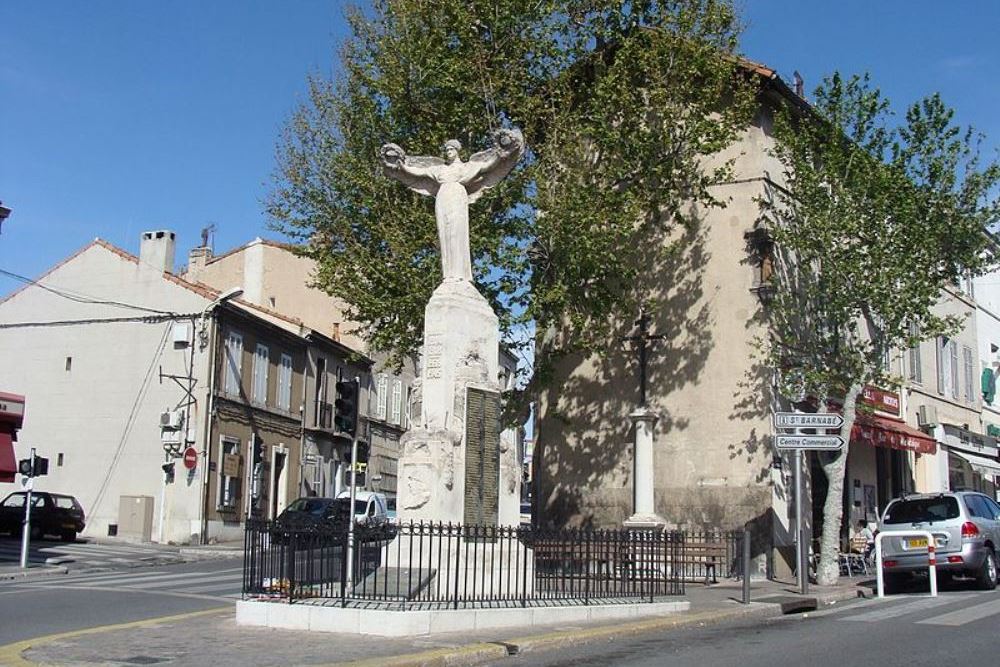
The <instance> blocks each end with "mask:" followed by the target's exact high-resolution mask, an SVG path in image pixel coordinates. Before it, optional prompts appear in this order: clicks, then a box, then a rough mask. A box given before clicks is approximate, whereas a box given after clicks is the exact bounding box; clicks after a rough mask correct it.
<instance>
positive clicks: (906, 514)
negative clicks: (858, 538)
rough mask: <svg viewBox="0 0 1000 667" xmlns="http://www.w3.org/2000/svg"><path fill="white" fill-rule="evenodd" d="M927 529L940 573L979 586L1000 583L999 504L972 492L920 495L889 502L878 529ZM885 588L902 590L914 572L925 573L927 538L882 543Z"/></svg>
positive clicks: (887, 539) (895, 538) (894, 538)
mask: <svg viewBox="0 0 1000 667" xmlns="http://www.w3.org/2000/svg"><path fill="white" fill-rule="evenodd" d="M908 529H914V530H926V531H929V532H930V533H931V534H932V535H933V536H934V544H935V551H936V554H937V558H936V560H937V570H938V573H939V574H944V575H946V576H947V575H953V574H954V575H961V576H970V577H974V578H975V581H976V585H977V586H978V587H979V588H981V589H983V590H992V589H993V588H995V587H996V585H997V548H998V546H1000V504H998V503H997V502H996V501H995V500H993V499H992V498H990V497H989V496H986V495H983V494H981V493H976V492H972V491H947V492H942V493H921V494H915V495H908V496H904V497H902V498H897V499H896V500H893V501H892V502H890V503H889V505H888V507H886V508H885V513H884V514H883V515H882V521H881V522H880V523H879V530H880V531H890V530H908ZM882 567H883V570H884V572H885V575H886V580H885V581H886V585H887V586H889V587H890V588H894V587H898V586H899V585H900V584H902V583H903V582H904V580H905V579H906V578H908V577H909V576H910V575H911V574H912V573H915V572H926V571H927V538H926V537H920V536H918V535H913V536H908V535H902V536H891V537H885V538H883V539H882Z"/></svg>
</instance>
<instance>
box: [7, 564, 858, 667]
mask: <svg viewBox="0 0 1000 667" xmlns="http://www.w3.org/2000/svg"><path fill="white" fill-rule="evenodd" d="M871 585H872V582H871V581H870V580H868V579H865V580H859V579H854V580H850V579H846V578H845V579H842V580H841V583H840V585H838V586H835V587H829V588H824V587H819V586H812V587H811V588H810V596H809V599H808V600H806V601H803V600H802V599H801V596H798V595H797V594H796V592H795V589H794V584H792V583H790V582H772V581H768V582H754V583H753V586H752V592H751V599H752V600H768V599H771V600H772V601H771V602H767V601H756V602H752V604H750V605H743V604H740V602H739V599H740V595H741V592H742V591H741V586H740V583H739V582H726V583H720V584H717V585H713V586H703V585H700V584H690V585H688V587H687V595H685V596H684V598H683V599H687V600H689V601H690V603H691V608H690V610H689V611H687V612H683V613H677V614H669V615H665V616H660V617H651V618H650V617H647V618H644V619H640V620H636V621H629V622H626V623H615V624H607V622H603V623H602V622H592V623H577V624H572V625H566V624H564V625H557V626H550V627H547V628H539V627H537V626H536V627H534V628H519V627H512V628H507V629H502V630H496V629H494V630H488V631H477V632H466V633H462V634H456V635H435V636H432V637H416V638H405V639H385V638H376V637H365V636H359V635H353V634H339V633H319V632H304V631H291V630H274V629H267V628H257V627H240V626H237V625H236V623H235V614H234V611H233V608H232V607H224V608H220V609H216V610H210V611H202V612H195V613H192V614H181V615H178V616H173V617H164V618H160V619H153V620H151V621H143V622H136V623H128V624H123V625H119V626H109V627H103V628H94V629H91V630H87V631H82V632H71V633H64V634H61V635H54V636H50V637H41V638H37V639H35V640H31V641H25V642H18V643H16V644H11V645H8V646H5V647H0V664H4V665H40V664H45V665H135V664H154V663H156V664H164V665H170V666H171V667H174V666H189V665H190V666H194V665H212V667H228V666H230V665H232V666H234V667H235V666H237V665H239V666H240V667H257V666H264V665H332V664H337V665H342V664H353V665H356V666H360V665H371V666H373V667H374V666H375V665H392V666H396V667H402V666H404V665H474V664H485V663H487V662H491V661H494V660H499V659H501V658H503V657H504V656H506V655H508V652H511V651H513V652H517V651H522V652H524V651H542V650H549V649H555V648H558V647H560V646H565V645H568V644H574V645H578V644H580V643H583V642H588V641H597V640H601V639H608V638H611V637H620V636H627V635H638V634H642V633H662V632H669V631H670V630H671V629H673V628H678V627H683V626H690V625H693V624H702V625H704V624H711V623H720V622H724V621H727V620H734V619H739V618H744V619H746V618H755V617H756V618H760V619H763V618H766V617H772V616H778V615H780V614H781V613H782V604H781V603H782V602H784V603H785V604H786V606H787V605H788V604H789V603H795V604H793V605H792V606H798V607H801V606H803V602H805V606H806V607H809V606H813V607H815V605H817V604H818V605H820V606H823V605H828V604H835V603H836V602H838V601H842V600H848V599H853V598H856V597H858V596H860V595H870V594H871ZM775 598H777V599H775Z"/></svg>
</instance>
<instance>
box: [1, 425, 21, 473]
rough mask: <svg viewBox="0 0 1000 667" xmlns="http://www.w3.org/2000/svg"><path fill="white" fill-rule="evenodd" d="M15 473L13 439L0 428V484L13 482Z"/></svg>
mask: <svg viewBox="0 0 1000 667" xmlns="http://www.w3.org/2000/svg"><path fill="white" fill-rule="evenodd" d="M16 472H17V461H16V460H15V459H14V439H13V438H12V437H11V434H10V433H8V432H7V431H4V430H3V427H2V426H0V482H13V481H14V473H16Z"/></svg>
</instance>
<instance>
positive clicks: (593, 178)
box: [267, 0, 753, 360]
mask: <svg viewBox="0 0 1000 667" xmlns="http://www.w3.org/2000/svg"><path fill="white" fill-rule="evenodd" d="M349 21H350V26H351V31H352V34H351V37H350V38H349V39H348V40H347V41H346V43H345V44H344V45H343V49H342V73H341V76H339V78H338V79H337V80H335V81H331V80H326V79H324V78H322V77H313V78H311V79H310V86H309V96H308V99H307V100H306V101H305V103H304V104H302V105H301V106H300V108H299V109H298V110H297V111H296V112H295V113H294V115H293V116H292V118H291V119H290V121H289V123H288V125H287V127H286V128H285V131H284V133H283V136H282V140H281V143H280V146H279V166H278V169H277V173H276V178H275V182H274V186H273V189H272V192H271V194H270V197H269V199H268V202H267V210H268V213H269V215H270V217H271V219H272V220H273V223H274V225H275V227H276V228H278V229H279V230H281V231H283V232H285V233H286V234H288V235H290V236H291V237H292V238H293V239H295V240H297V241H300V242H301V243H302V251H303V252H304V254H306V255H308V256H309V257H311V258H313V259H315V260H316V261H317V263H318V267H319V268H318V273H317V275H316V278H315V282H316V285H317V286H319V287H321V288H322V289H324V290H326V291H327V292H328V293H330V294H331V295H335V296H337V297H339V298H340V299H343V300H344V301H345V302H346V303H347V304H348V306H349V312H348V316H349V317H350V318H351V319H352V320H353V321H356V322H358V323H360V324H361V325H362V326H363V327H364V329H365V330H366V333H367V335H368V337H369V340H370V342H371V344H372V346H373V347H374V348H376V349H381V350H386V351H390V352H392V353H393V354H394V355H395V358H396V359H397V360H398V359H400V358H401V357H402V356H403V355H407V354H411V353H413V352H414V351H416V350H417V348H418V346H419V345H420V343H421V337H422V330H423V309H424V305H425V304H426V303H427V300H428V298H429V297H430V294H431V292H432V291H433V289H434V288H435V287H436V286H437V284H438V282H439V280H440V265H439V258H438V251H437V247H436V238H437V235H436V229H435V221H434V206H433V203H432V202H431V201H430V200H429V199H428V198H424V197H421V196H419V195H417V194H415V193H412V192H410V191H408V190H407V189H406V188H404V187H402V186H401V185H400V184H399V183H397V182H395V181H392V180H389V179H388V178H386V177H385V176H384V175H383V174H382V172H381V168H380V166H379V162H378V159H377V154H378V148H379V147H380V146H381V145H382V144H383V143H386V142H390V141H391V142H394V143H398V144H400V145H401V146H403V147H404V149H405V150H406V151H407V152H408V153H409V154H412V155H438V154H439V153H440V146H441V145H442V143H443V142H444V141H445V140H447V139H450V138H457V139H459V140H460V141H461V142H462V144H463V146H464V152H465V157H467V156H468V153H469V152H472V151H475V150H480V149H482V148H484V147H486V142H487V141H488V139H489V133H490V131H491V130H492V129H494V128H497V127H501V126H509V125H513V126H517V127H520V128H521V129H522V130H523V132H524V135H525V138H526V141H527V144H528V148H529V151H528V154H527V155H526V157H525V159H524V160H523V161H522V163H521V164H520V166H519V167H518V168H517V169H516V170H515V171H514V172H513V173H512V174H511V175H510V176H508V177H507V178H506V179H505V180H504V181H503V182H502V183H501V184H500V185H499V186H498V187H496V188H494V189H493V190H490V191H488V192H487V193H486V194H485V196H483V197H482V198H481V199H480V200H479V201H478V202H476V203H475V204H473V205H472V207H471V210H470V225H471V246H472V254H473V261H474V265H475V279H476V282H477V285H478V287H479V288H480V290H481V291H482V292H483V293H484V294H485V295H486V296H487V297H488V298H489V299H490V300H491V301H492V302H493V304H494V307H495V309H496V310H497V312H498V314H499V315H500V318H501V326H502V328H503V330H504V332H505V334H507V338H508V340H512V339H515V340H516V339H518V336H516V335H511V333H512V332H515V334H516V331H517V330H518V329H519V328H523V327H526V326H529V325H530V326H533V327H536V328H537V329H538V330H539V331H545V330H547V329H548V328H550V327H552V326H553V325H554V324H556V323H558V324H559V325H560V328H561V329H562V330H563V333H564V335H561V336H560V343H559V349H553V350H550V351H549V353H551V354H557V353H558V352H559V350H566V349H579V348H581V347H588V346H593V345H595V344H596V342H597V341H600V340H603V339H605V338H606V335H607V333H608V331H609V327H610V324H609V320H610V317H609V315H614V314H616V313H621V314H624V315H625V316H630V315H631V314H632V313H634V310H635V304H636V303H637V302H638V301H639V300H640V299H642V298H643V295H642V294H638V293H636V291H635V290H634V289H632V288H631V287H630V286H631V285H633V284H634V282H635V281H634V279H635V277H636V276H637V275H638V274H641V273H642V271H643V266H642V264H641V262H640V260H639V258H640V257H642V258H643V259H644V261H648V258H649V247H648V246H649V245H650V243H649V242H650V240H651V239H662V238H663V237H664V235H663V232H664V230H666V229H667V228H668V227H669V226H670V225H673V224H677V223H681V224H683V222H684V221H685V216H686V215H687V211H688V210H689V209H688V208H687V206H688V205H690V204H696V205H699V206H701V207H707V206H717V205H721V202H717V201H716V200H715V199H714V198H713V197H712V196H711V194H710V192H709V187H710V186H711V185H712V184H714V183H716V182H718V181H719V180H721V179H723V178H725V177H726V176H727V175H728V170H729V164H728V163H726V164H722V165H719V166H718V167H716V168H711V169H709V168H705V167H703V166H702V162H704V160H703V158H704V157H705V156H709V155H713V154H715V153H717V152H718V151H720V150H721V149H722V148H724V147H726V146H727V145H729V144H730V143H731V142H732V141H733V140H734V139H735V138H736V137H737V135H738V133H739V132H740V131H741V130H742V129H743V128H744V127H745V125H746V123H747V122H748V121H749V118H750V115H751V109H752V104H751V102H752V98H753V95H752V92H751V90H750V86H749V85H745V86H742V87H741V81H743V80H741V79H740V77H738V76H737V75H736V73H737V61H736V60H735V59H734V58H732V57H731V55H730V54H732V53H733V52H734V51H735V48H736V44H737V38H738V34H739V24H738V20H737V17H736V14H735V12H734V10H733V7H732V5H731V4H730V2H728V1H726V0H674V1H667V2H654V1H645V2H623V1H613V0H589V1H560V2H556V1H554V0H490V1H484V0H394V1H388V0H376V1H375V2H373V3H372V7H371V8H370V10H366V11H365V12H364V13H362V12H360V11H354V12H352V13H351V14H350V16H349ZM659 243H660V244H661V245H662V246H663V248H662V250H663V252H664V253H666V252H669V247H668V244H663V243H662V241H659ZM522 330H523V329H522ZM527 338H528V340H527V342H525V344H530V337H527ZM520 339H521V340H522V341H524V340H525V337H523V336H522V337H520Z"/></svg>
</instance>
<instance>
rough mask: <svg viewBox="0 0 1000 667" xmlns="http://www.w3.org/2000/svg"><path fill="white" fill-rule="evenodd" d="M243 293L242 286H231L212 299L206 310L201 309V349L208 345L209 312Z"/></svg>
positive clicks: (199, 328)
mask: <svg viewBox="0 0 1000 667" xmlns="http://www.w3.org/2000/svg"><path fill="white" fill-rule="evenodd" d="M241 294H243V288H242V287H231V288H229V289H227V290H226V291H225V292H223V293H222V294H220V295H219V296H217V297H216V298H215V300H214V301H212V303H210V304H208V305H207V306H205V310H203V311H201V317H200V318H199V320H198V321H199V326H198V341H199V343H200V345H201V349H202V350H204V349H205V348H206V347H207V346H208V322H207V320H208V314H209V312H211V311H212V310H213V309H214V308H215V307H216V306H219V305H220V304H223V303H225V302H226V301H229V300H230V299H235V298H236V297H238V296H240V295H241Z"/></svg>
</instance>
